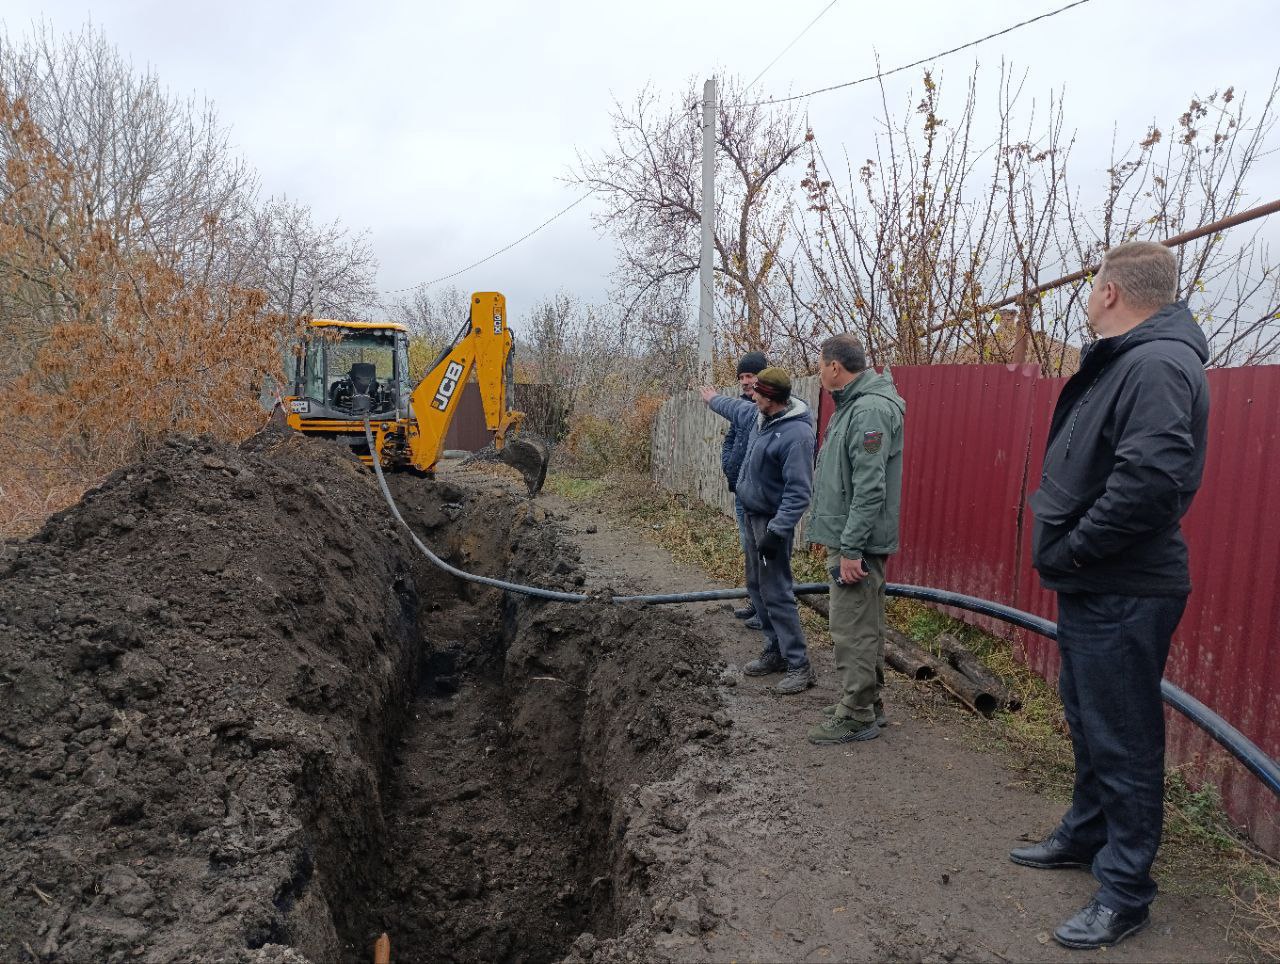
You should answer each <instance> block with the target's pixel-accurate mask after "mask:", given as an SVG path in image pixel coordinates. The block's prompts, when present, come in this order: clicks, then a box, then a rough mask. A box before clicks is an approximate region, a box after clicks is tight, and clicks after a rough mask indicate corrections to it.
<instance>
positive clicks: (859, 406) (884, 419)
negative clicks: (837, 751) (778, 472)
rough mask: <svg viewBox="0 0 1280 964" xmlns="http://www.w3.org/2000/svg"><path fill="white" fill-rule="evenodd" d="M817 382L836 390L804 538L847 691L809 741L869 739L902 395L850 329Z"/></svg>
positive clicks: (880, 662) (877, 709) (896, 493)
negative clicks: (825, 584)
mask: <svg viewBox="0 0 1280 964" xmlns="http://www.w3.org/2000/svg"><path fill="white" fill-rule="evenodd" d="M820 378H821V381H822V387H823V388H825V389H826V390H827V391H829V392H830V393H831V396H832V397H833V398H834V399H835V403H836V410H835V412H834V414H832V416H831V421H830V422H829V423H828V424H827V430H826V435H825V437H824V438H823V442H822V448H821V450H820V451H819V453H818V467H817V469H816V471H815V473H814V480H813V504H812V507H811V508H810V510H809V523H808V528H807V529H806V533H807V538H808V539H809V541H810V542H815V543H817V544H819V545H822V546H826V548H827V571H828V572H829V573H830V574H831V615H830V624H831V639H832V641H833V642H834V643H835V657H836V670H837V671H838V672H839V674H840V677H841V682H842V684H843V687H844V692H843V694H842V696H841V698H840V701H839V702H838V703H836V704H834V705H833V706H829V707H827V709H826V711H825V717H826V718H825V719H824V720H823V722H822V723H820V724H819V725H817V726H815V727H814V728H813V729H811V730H810V731H809V742H810V743H816V744H820V745H822V744H837V743H849V742H851V741H855V740H859V741H860V740H874V739H875V738H876V737H877V736H879V735H880V727H882V726H884V725H885V720H884V711H883V704H882V703H881V701H880V687H881V685H882V684H883V682H884V570H885V562H886V561H887V560H888V558H889V556H890V555H891V554H892V553H894V552H897V551H898V513H899V508H900V505H901V500H902V421H903V414H904V413H905V411H906V407H907V406H906V402H904V401H903V400H902V398H901V397H900V396H899V395H898V392H897V389H896V388H894V385H893V379H892V378H891V377H890V376H889V373H888V372H887V371H886V372H885V374H883V375H879V374H877V373H876V371H875V370H874V369H871V368H868V367H867V359H866V353H865V352H864V351H863V348H862V345H860V344H859V343H858V341H857V339H856V338H854V337H853V336H852V335H847V334H846V335H836V336H835V337H834V338H829V339H827V341H825V342H824V343H823V345H822V360H821V368H820Z"/></svg>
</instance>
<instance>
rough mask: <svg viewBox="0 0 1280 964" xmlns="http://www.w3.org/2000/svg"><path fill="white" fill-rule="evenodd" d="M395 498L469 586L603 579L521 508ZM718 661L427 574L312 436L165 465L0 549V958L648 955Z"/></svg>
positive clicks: (717, 732)
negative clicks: (654, 885)
mask: <svg viewBox="0 0 1280 964" xmlns="http://www.w3.org/2000/svg"><path fill="white" fill-rule="evenodd" d="M394 487H395V490H396V494H397V499H398V501H399V502H400V506H401V510H402V512H404V514H405V516H406V518H407V519H408V520H409V521H410V523H411V524H412V525H413V526H414V528H415V530H416V531H418V532H419V534H420V535H421V536H422V537H423V538H424V539H426V540H428V542H429V543H430V544H432V545H433V547H435V548H436V549H437V551H439V552H441V554H442V555H444V556H445V557H446V558H448V559H449V560H450V561H451V562H453V563H454V564H455V565H459V566H461V567H463V568H466V569H471V570H475V571H479V572H482V573H484V574H486V575H499V576H506V577H508V578H512V579H515V580H517V581H520V580H526V579H527V580H529V581H535V582H538V583H539V584H542V585H548V586H558V587H560V588H570V589H571V588H575V587H576V586H578V585H581V584H582V583H583V581H584V577H583V575H582V573H581V571H580V567H579V565H578V562H577V554H576V551H575V550H574V549H573V548H572V547H571V546H569V545H567V544H565V543H564V542H563V541H562V540H561V538H560V535H559V530H558V528H557V525H556V522H555V520H553V519H548V518H547V516H546V513H545V511H544V510H543V509H542V508H540V507H539V506H537V505H535V504H533V503H531V502H529V501H527V500H526V499H523V498H521V497H520V496H518V495H517V494H515V489H514V487H508V486H505V485H503V484H501V483H499V482H498V481H496V480H493V479H486V478H485V477H483V476H477V477H475V478H474V479H473V480H472V481H471V482H466V481H464V482H463V483H461V484H454V483H441V484H437V483H430V482H424V481H422V480H417V479H409V478H404V479H397V480H395V484H394ZM715 664H716V658H715V655H714V652H713V649H712V647H711V646H710V645H709V644H708V643H707V642H706V641H705V640H704V639H702V638H700V637H699V636H698V635H697V634H695V633H694V632H693V631H692V629H691V627H690V621H689V619H688V617H687V616H683V615H680V614H675V613H671V612H667V611H661V610H640V609H635V608H621V607H613V606H609V605H607V604H604V603H595V602H590V603H586V604H582V605H576V606H572V605H569V606H567V605H560V604H547V603H541V602H536V601H530V600H527V599H523V598H515V597H510V596H507V595H505V594H503V593H501V592H499V591H497V590H493V589H488V588H484V587H476V586H474V585H470V584H464V583H461V582H459V581H457V580H455V579H453V578H452V577H449V576H447V575H445V574H443V573H441V572H440V571H439V570H436V569H434V568H432V567H430V566H429V565H428V564H426V562H425V561H424V560H422V559H421V557H420V556H418V555H417V554H416V552H415V551H411V549H410V547H408V545H407V540H405V539H404V538H403V537H402V536H401V535H400V534H399V533H398V532H397V531H396V530H395V529H393V527H392V525H391V522H390V519H389V516H388V514H387V513H386V512H385V510H384V508H383V507H382V504H381V501H380V497H379V495H378V493H377V490H376V488H375V486H374V484H373V480H372V479H371V477H370V476H368V475H367V474H366V473H364V472H362V471H361V470H360V469H359V467H358V466H357V465H356V464H355V463H354V462H353V461H352V460H351V459H350V458H349V457H348V456H344V455H342V454H340V453H337V452H335V451H334V450H332V449H330V448H328V447H326V446H324V445H323V444H322V443H314V442H306V441H303V440H302V439H299V438H296V437H292V436H280V437H264V438H259V439H256V440H253V441H251V443H249V444H247V445H246V446H244V447H242V448H240V449H230V448H226V447H221V446H216V445H212V444H209V443H204V442H198V441H197V442H183V441H175V442H174V443H172V444H171V445H170V446H168V447H166V448H165V449H163V450H162V451H160V452H158V453H156V454H155V455H154V456H153V457H152V458H150V459H148V460H147V461H146V462H145V463H142V464H139V465H137V466H134V467H131V468H130V469H128V470H126V471H123V472H120V473H117V474H116V475H114V476H112V478H110V479H108V480H107V482H106V483H104V485H103V486H101V487H100V488H99V489H98V490H95V491H94V492H92V493H89V494H88V495H87V496H86V497H85V499H84V500H83V501H82V502H81V503H80V504H78V505H76V506H74V507H72V508H71V509H68V510H66V511H65V512H62V513H59V514H58V515H57V516H55V517H53V518H52V519H51V520H50V521H49V523H48V524H47V525H46V526H45V528H44V529H43V530H42V531H41V532H40V533H39V534H38V535H37V536H36V537H34V538H33V539H32V540H30V541H27V542H20V543H8V544H5V545H4V546H3V547H2V548H0V959H4V960H13V961H24V960H41V961H56V960H66V961H81V960H94V961H131V960H145V961H178V960H184V961H185V960H230V961H274V960H288V961H298V960H313V961H331V960H332V961H344V960H351V961H361V960H369V959H371V945H372V941H373V939H374V938H375V937H376V936H377V934H378V933H380V932H382V931H384V930H385V931H386V932H388V933H389V934H390V935H391V938H392V941H393V953H394V959H395V960H397V961H414V960H462V961H471V960H477V961H478V960H486V961H487V960H528V961H539V960H554V959H557V958H559V957H561V956H563V955H565V954H566V953H569V954H587V955H594V956H595V957H596V958H597V959H609V958H610V957H614V958H623V957H626V956H627V955H628V954H629V953H631V951H630V950H629V949H630V948H631V947H633V946H642V945H643V939H642V938H641V937H640V936H638V934H639V930H642V929H643V928H644V927H647V926H649V924H648V922H649V921H650V919H651V917H652V915H651V913H650V908H651V904H652V900H651V899H650V895H649V885H650V882H651V880H653V879H655V878H657V877H661V876H664V873H663V870H662V868H663V866H664V862H665V861H666V860H667V857H666V856H664V855H663V854H662V853H661V852H660V850H661V848H655V846H654V845H653V840H654V838H655V837H660V836H673V835H678V834H680V833H681V832H682V831H683V829H684V828H683V826H682V820H683V818H682V817H680V815H679V814H678V813H677V812H675V811H673V810H672V809H671V808H670V807H668V806H667V804H666V802H665V798H664V797H663V796H662V794H661V793H659V792H657V791H654V790H653V789H651V788H652V786H653V785H654V784H655V783H656V782H657V781H661V780H662V779H664V778H666V777H667V776H669V775H670V774H671V773H672V772H673V770H674V769H675V767H676V766H677V764H678V762H679V761H680V760H681V759H684V758H685V757H686V756H687V753H688V751H689V749H690V747H693V746H707V747H710V746H714V745H715V744H716V743H717V741H719V740H721V739H723V733H722V727H723V726H725V725H727V721H724V720H723V719H721V722H720V723H717V722H715V721H714V720H713V719H712V718H713V716H715V712H714V711H715V708H716V706H717V701H716V696H715V693H714V692H713V689H712V686H713V683H714V678H715V675H716V672H717V666H716V665H715ZM638 929H639V930H638ZM571 948H572V950H571Z"/></svg>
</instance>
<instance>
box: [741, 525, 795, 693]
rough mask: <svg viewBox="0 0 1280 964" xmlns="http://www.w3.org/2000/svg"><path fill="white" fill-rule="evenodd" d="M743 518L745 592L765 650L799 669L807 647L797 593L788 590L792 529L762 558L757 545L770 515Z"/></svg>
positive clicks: (793, 537)
mask: <svg viewBox="0 0 1280 964" xmlns="http://www.w3.org/2000/svg"><path fill="white" fill-rule="evenodd" d="M746 519H747V524H746V526H745V529H744V534H745V535H746V542H747V546H746V549H747V592H748V593H749V594H750V596H751V605H753V606H755V607H756V618H758V619H759V620H760V627H761V629H762V630H763V631H764V635H765V639H766V640H767V641H768V642H767V643H766V645H765V648H764V650H765V652H766V653H769V652H773V653H781V654H782V658H783V659H785V660H786V661H787V668H788V669H802V668H803V667H805V666H808V665H809V651H808V649H807V648H806V647H805V644H804V631H803V630H802V629H801V628H800V611H799V610H798V609H797V608H796V596H795V593H794V592H792V591H791V587H792V584H793V582H794V580H793V579H792V576H791V545H792V542H793V541H794V540H795V531H794V530H793V531H791V532H788V533H787V537H786V540H785V542H784V543H783V546H782V548H781V549H780V550H779V551H778V554H777V555H776V556H774V557H773V558H772V559H769V560H764V559H761V558H760V550H759V548H758V547H759V545H760V540H761V539H763V538H764V534H765V531H766V529H767V528H768V525H769V517H768V516H763V515H751V514H750V513H748V514H747V517H746Z"/></svg>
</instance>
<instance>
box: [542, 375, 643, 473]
mask: <svg viewBox="0 0 1280 964" xmlns="http://www.w3.org/2000/svg"><path fill="white" fill-rule="evenodd" d="M661 407H662V398H661V397H659V396H657V395H641V396H640V397H639V398H637V399H636V400H635V403H634V404H633V405H632V407H631V408H629V409H627V411H626V412H625V413H624V414H623V415H622V416H621V417H620V418H617V419H608V418H602V417H601V416H598V415H593V414H579V415H575V416H574V417H573V418H572V419H571V420H570V427H569V434H568V436H567V437H566V438H565V441H564V449H563V450H564V451H565V452H566V453H567V454H568V456H569V459H570V463H571V465H570V468H571V470H572V471H573V472H574V473H575V474H577V475H580V476H589V477H591V476H602V475H609V474H611V473H615V472H642V473H644V472H648V471H649V438H650V435H651V433H652V430H653V418H654V416H655V415H656V414H657V413H658V409H659V408H661Z"/></svg>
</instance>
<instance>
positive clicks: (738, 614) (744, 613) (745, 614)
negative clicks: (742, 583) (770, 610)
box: [733, 603, 756, 619]
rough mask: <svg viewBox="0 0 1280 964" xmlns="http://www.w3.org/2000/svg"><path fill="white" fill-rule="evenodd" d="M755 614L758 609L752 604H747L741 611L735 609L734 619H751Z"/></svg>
mask: <svg viewBox="0 0 1280 964" xmlns="http://www.w3.org/2000/svg"><path fill="white" fill-rule="evenodd" d="M755 614H756V607H755V606H753V605H751V603H747V604H746V605H745V606H743V607H742V608H741V609H735V610H734V611H733V618H734V619H750V618H751V617H752V616H754V615H755Z"/></svg>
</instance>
